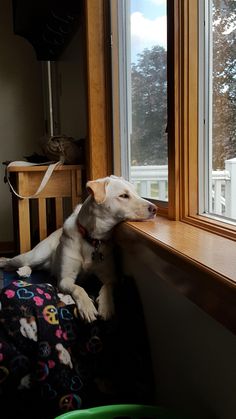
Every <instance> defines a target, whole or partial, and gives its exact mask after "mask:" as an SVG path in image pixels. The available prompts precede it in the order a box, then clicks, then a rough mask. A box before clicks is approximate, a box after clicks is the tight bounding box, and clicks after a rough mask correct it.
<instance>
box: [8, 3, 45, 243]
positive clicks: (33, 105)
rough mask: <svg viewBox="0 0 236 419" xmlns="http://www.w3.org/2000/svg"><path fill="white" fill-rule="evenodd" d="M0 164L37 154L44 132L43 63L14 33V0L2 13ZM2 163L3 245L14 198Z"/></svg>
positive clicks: (10, 218) (30, 47)
mask: <svg viewBox="0 0 236 419" xmlns="http://www.w3.org/2000/svg"><path fill="white" fill-rule="evenodd" d="M0 92H1V95H0V110H1V112H0V133H1V138H0V159H1V160H0V163H2V162H3V161H5V160H15V159H17V160H22V159H23V158H24V156H26V155H30V154H32V153H33V152H34V151H38V148H37V141H38V139H39V138H40V136H42V135H43V133H44V120H43V98H42V86H41V63H40V62H39V61H37V60H36V55H35V52H34V50H33V48H32V46H31V45H30V44H29V43H28V42H27V41H26V40H25V39H23V38H22V37H19V36H17V35H14V33H13V18H12V1H11V0H1V13H0ZM3 177H4V167H3V165H2V164H0V242H1V241H11V240H12V239H13V231H12V213H11V195H10V192H9V189H8V187H7V186H6V185H5V184H4V182H3Z"/></svg>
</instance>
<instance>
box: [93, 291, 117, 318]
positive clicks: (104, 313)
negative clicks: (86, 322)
mask: <svg viewBox="0 0 236 419" xmlns="http://www.w3.org/2000/svg"><path fill="white" fill-rule="evenodd" d="M96 302H97V304H98V315H99V316H100V317H101V318H102V319H103V320H109V319H110V318H111V317H112V316H113V315H114V314H115V305H114V301H113V295H112V287H111V286H109V285H103V286H102V288H101V290H100V292H99V296H98V298H97V300H96Z"/></svg>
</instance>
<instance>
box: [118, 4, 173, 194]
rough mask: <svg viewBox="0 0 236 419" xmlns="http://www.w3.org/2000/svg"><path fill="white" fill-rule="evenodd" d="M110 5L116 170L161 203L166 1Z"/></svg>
mask: <svg viewBox="0 0 236 419" xmlns="http://www.w3.org/2000/svg"><path fill="white" fill-rule="evenodd" d="M114 3H116V7H117V14H116V16H118V21H116V22H114V21H113V33H114V26H116V28H118V31H117V46H118V56H119V59H118V67H119V71H118V73H119V74H118V80H119V91H118V92H117V94H118V98H117V100H118V107H117V108H118V109H119V124H120V131H119V133H120V137H121V156H120V157H121V167H120V171H121V174H122V175H123V176H125V177H126V178H128V179H130V180H131V181H132V182H133V183H134V184H135V186H136V189H137V191H138V192H139V193H140V194H141V195H142V196H145V197H148V198H153V199H158V200H161V201H167V200H168V146H167V39H166V38H167V24H166V0H124V1H122V0H120V1H117V2H114V1H112V2H111V5H112V4H113V6H112V7H114ZM113 37H114V35H113ZM116 52H117V50H116ZM113 70H114V71H116V62H114V61H113ZM114 71H113V77H114ZM115 84H116V79H115V78H113V85H115ZM117 108H116V109H117Z"/></svg>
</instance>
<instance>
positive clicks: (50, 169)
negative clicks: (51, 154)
mask: <svg viewBox="0 0 236 419" xmlns="http://www.w3.org/2000/svg"><path fill="white" fill-rule="evenodd" d="M63 163H64V161H63V159H61V160H59V161H57V162H55V163H52V162H48V163H29V162H25V161H13V162H11V163H9V164H8V165H7V167H6V173H5V179H6V182H7V183H8V185H9V186H10V188H11V190H12V192H13V193H14V194H15V195H16V196H17V197H18V198H20V199H31V198H37V196H38V195H39V194H40V193H41V192H42V190H43V189H44V188H45V186H46V185H47V183H48V181H49V179H50V177H51V176H52V173H53V171H54V170H55V169H56V168H57V167H59V166H61V165H62V164H63ZM45 164H49V166H48V168H47V170H46V172H45V174H44V176H43V179H42V181H41V183H40V185H39V187H38V189H37V191H36V192H35V193H34V194H33V195H30V196H22V195H19V194H18V193H17V192H16V190H15V189H14V187H13V186H12V184H11V182H10V177H9V172H8V169H9V167H12V166H18V167H22V166H43V165H45Z"/></svg>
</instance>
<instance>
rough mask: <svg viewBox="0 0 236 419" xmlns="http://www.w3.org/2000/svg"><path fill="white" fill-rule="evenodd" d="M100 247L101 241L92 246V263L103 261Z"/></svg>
mask: <svg viewBox="0 0 236 419" xmlns="http://www.w3.org/2000/svg"><path fill="white" fill-rule="evenodd" d="M100 246H101V240H97V241H96V243H95V246H94V249H95V250H94V252H93V253H92V260H93V261H94V262H102V261H103V260H104V256H103V254H102V253H101V252H100V251H99V248H100Z"/></svg>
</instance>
